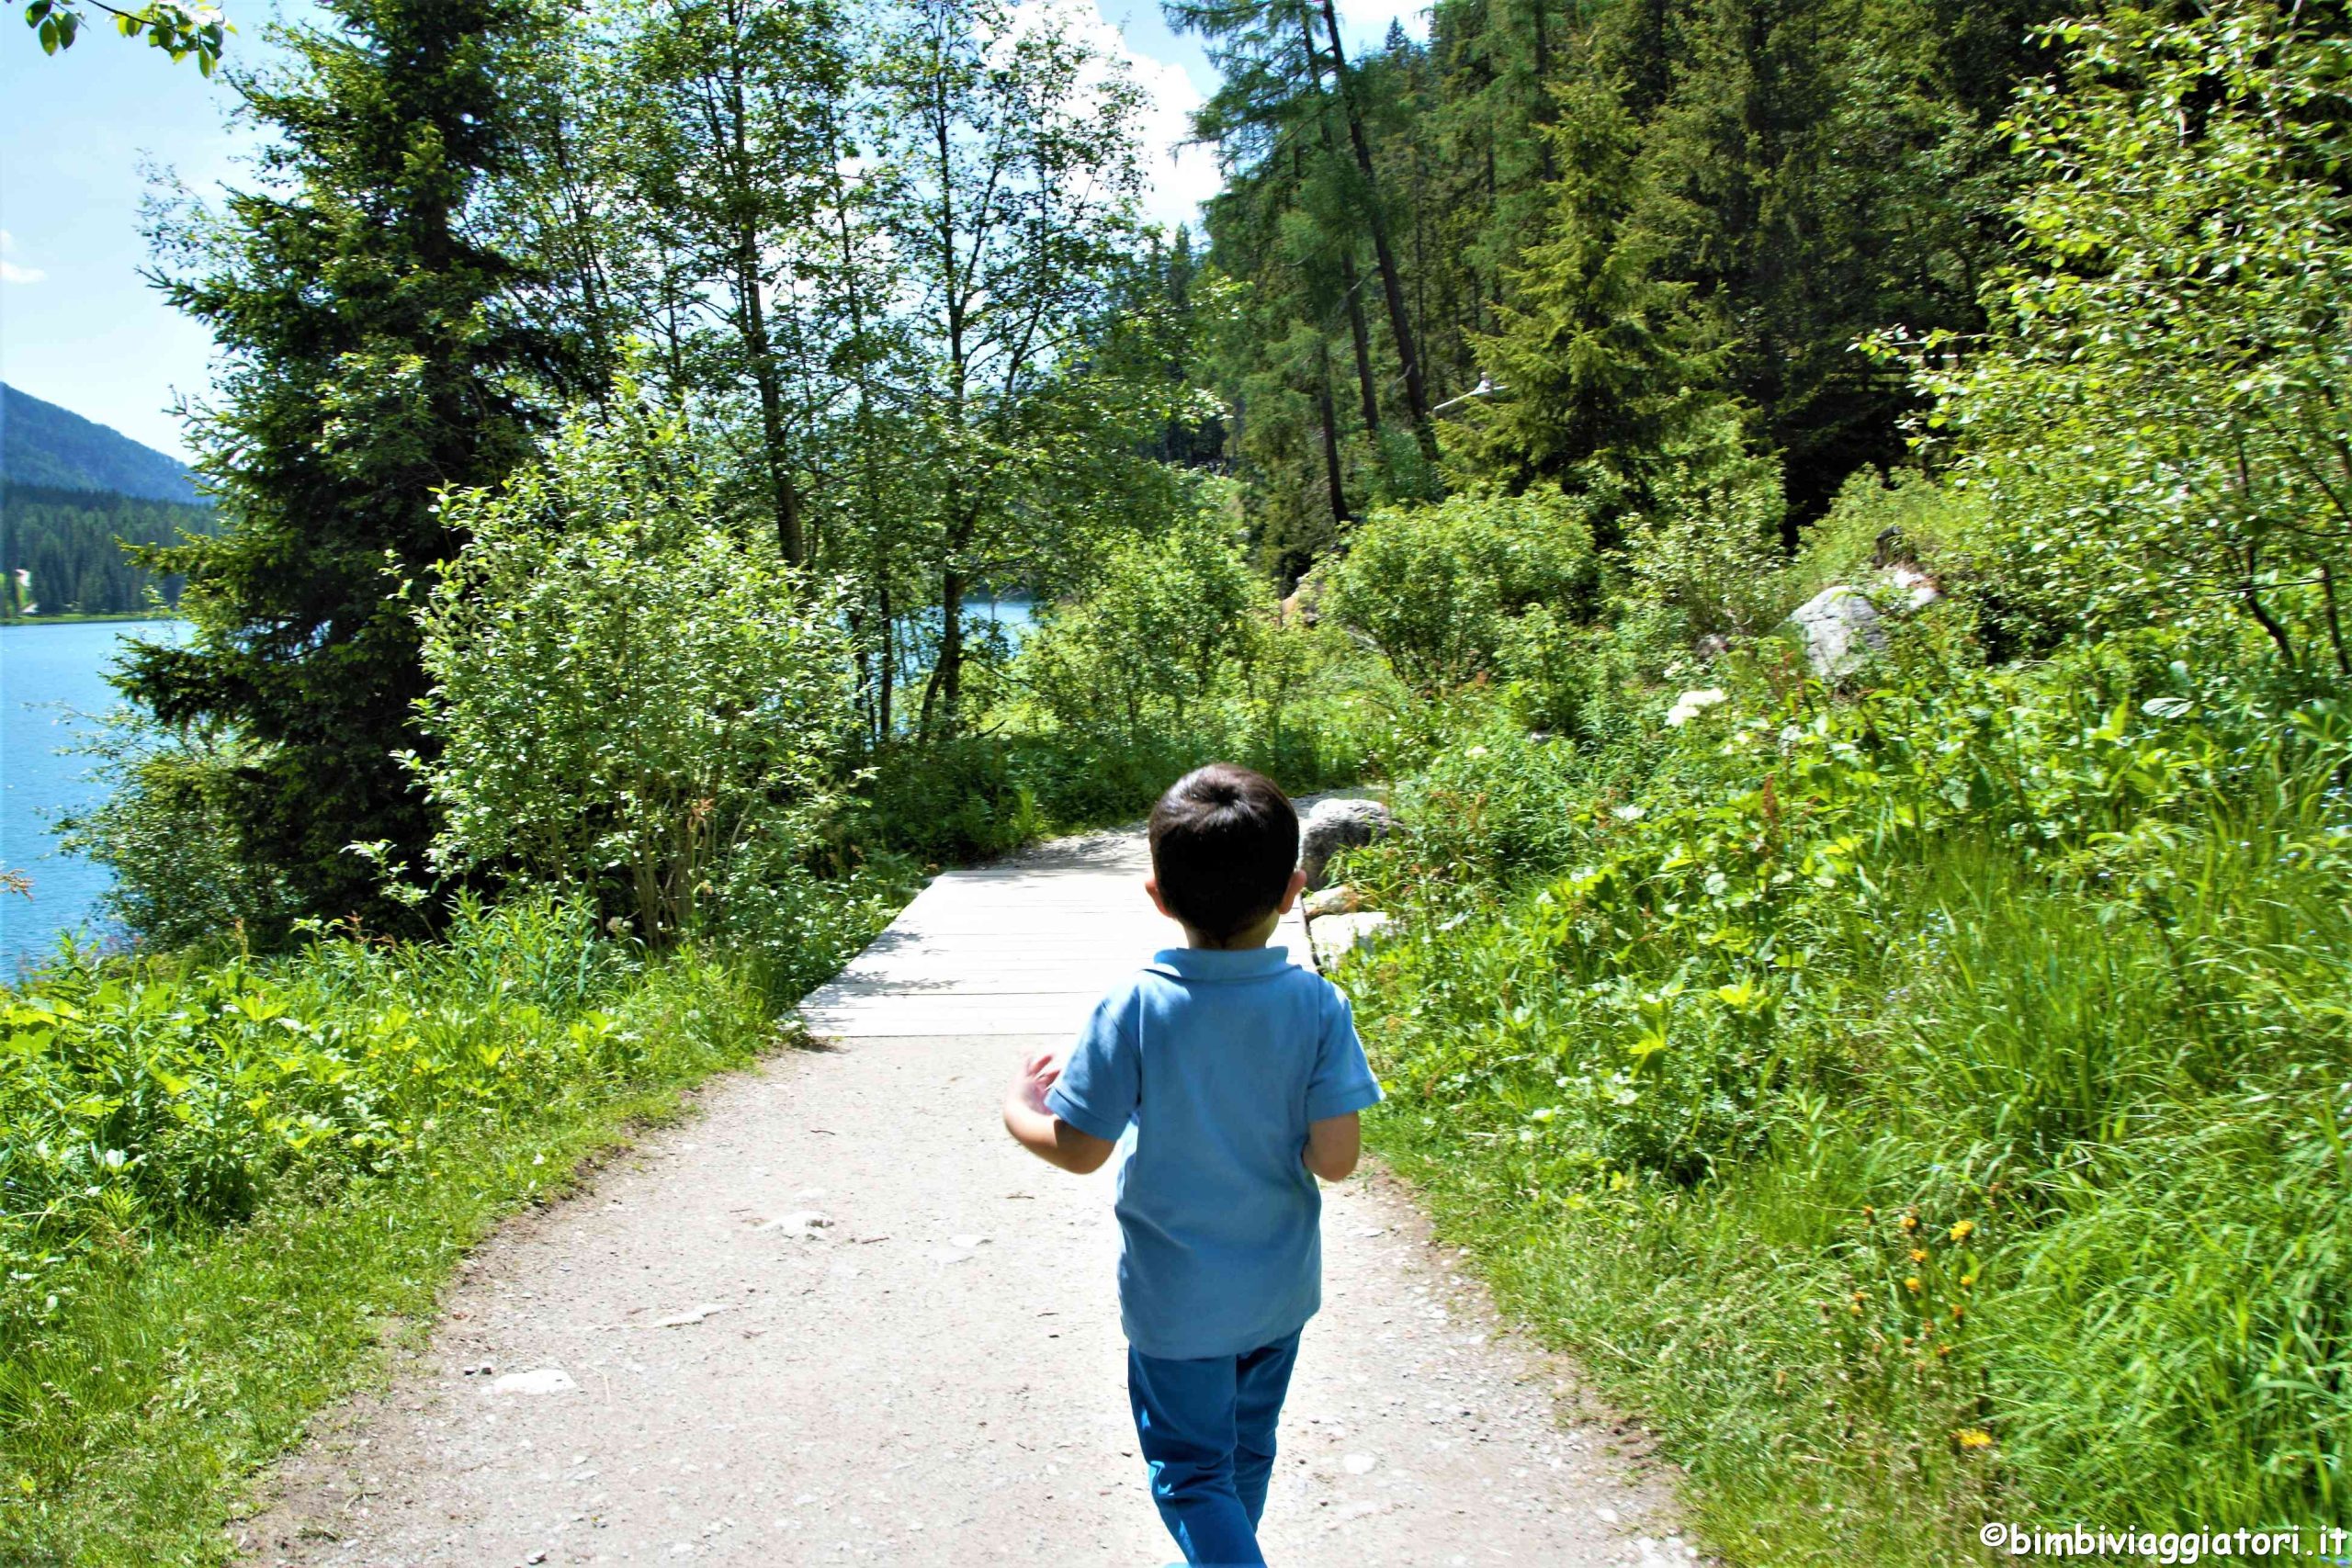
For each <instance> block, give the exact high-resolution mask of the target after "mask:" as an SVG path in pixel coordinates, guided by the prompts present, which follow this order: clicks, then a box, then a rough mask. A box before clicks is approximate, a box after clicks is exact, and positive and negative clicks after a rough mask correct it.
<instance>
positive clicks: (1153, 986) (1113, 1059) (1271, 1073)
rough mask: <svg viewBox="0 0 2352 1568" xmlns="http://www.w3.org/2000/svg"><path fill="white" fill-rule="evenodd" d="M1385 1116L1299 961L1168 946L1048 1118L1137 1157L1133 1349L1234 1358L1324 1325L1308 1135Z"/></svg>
mask: <svg viewBox="0 0 2352 1568" xmlns="http://www.w3.org/2000/svg"><path fill="white" fill-rule="evenodd" d="M1379 1100H1380V1085H1379V1084H1378V1083H1377V1082H1376V1081H1374V1078H1373V1076H1372V1067H1371V1065H1370V1064H1369V1063H1367V1062H1366V1061H1365V1060H1364V1055H1363V1045H1362V1044H1361V1043H1358V1041H1357V1039H1356V1030H1355V1021H1354V1020H1353V1018H1352V1016H1351V1014H1350V1012H1349V1010H1348V1000H1347V998H1345V997H1343V996H1341V995H1340V992H1339V990H1338V988H1337V987H1334V986H1333V985H1332V984H1331V983H1330V982H1329V980H1326V979H1324V978H1323V977H1322V976H1320V975H1314V974H1309V973H1308V972H1307V971H1306V970H1304V969H1301V968H1300V967H1298V966H1297V965H1296V964H1293V963H1292V962H1291V961H1290V954H1289V952H1288V951H1287V950H1286V949H1283V948H1279V947H1250V948H1238V949H1219V948H1198V947H1179V948H1170V949H1168V950H1167V951H1165V952H1162V953H1154V954H1153V955H1152V960H1151V963H1150V964H1148V965H1146V966H1145V967H1144V968H1143V969H1142V970H1140V971H1139V972H1138V973H1137V974H1136V976H1135V977H1134V978H1132V979H1131V980H1129V981H1127V982H1126V983H1125V985H1123V986H1121V987H1118V988H1117V989H1116V990H1114V991H1113V992H1112V993H1111V994H1110V995H1109V996H1107V997H1105V998H1103V1000H1102V1001H1101V1003H1099V1004H1098V1005H1097V1006H1096V1007H1095V1009H1094V1016H1093V1018H1092V1019H1091V1020H1090V1021H1088V1023H1087V1025H1086V1031H1085V1032H1084V1033H1083V1034H1082V1035H1081V1036H1080V1039H1079V1042H1078V1044H1077V1047H1076V1048H1075V1049H1074V1050H1072V1051H1071V1052H1070V1054H1069V1061H1068V1062H1067V1063H1065V1064H1064V1066H1063V1067H1062V1071H1061V1077H1060V1078H1059V1080H1058V1081H1057V1082H1056V1083H1055V1085H1054V1087H1053V1089H1051V1090H1049V1091H1048V1092H1047V1094H1046V1108H1047V1109H1048V1110H1050V1111H1053V1113H1054V1114H1055V1115H1057V1116H1058V1117H1060V1118H1061V1119H1062V1120H1063V1121H1065V1122H1069V1124H1070V1125H1071V1126H1073V1127H1076V1128H1077V1129H1078V1130H1079V1131H1080V1132H1082V1133H1091V1134H1093V1135H1094V1136H1095V1137H1098V1138H1103V1139H1111V1140H1124V1141H1125V1145H1126V1152H1125V1158H1124V1159H1123V1160H1122V1161H1121V1163H1120V1166H1119V1201H1118V1214H1119V1232H1120V1235H1121V1238H1122V1241H1123V1243H1124V1245H1123V1246H1122V1247H1121V1248H1120V1252H1119V1317H1120V1321H1121V1323H1122V1324H1123V1325H1125V1328H1126V1332H1127V1342H1128V1343H1129V1344H1131V1345H1133V1346H1134V1347H1135V1348H1136V1349H1137V1350H1139V1351H1141V1352H1142V1353H1143V1354H1144V1355H1147V1356H1156V1357H1160V1358H1163V1359H1173V1360H1188V1359H1195V1358H1200V1357H1207V1356H1238V1355H1241V1354H1243V1353H1245V1352H1247V1351H1250V1350H1255V1349H1257V1348H1260V1347H1261V1346H1264V1345H1270V1344H1272V1343H1273V1342H1274V1341H1275V1340H1277V1339H1280V1338H1282V1337H1284V1336H1285V1335H1288V1334H1291V1333H1293V1332H1295V1331H1296V1330H1297V1329H1298V1328H1299V1327H1300V1326H1301V1325H1304V1324H1305V1323H1306V1320H1307V1319H1308V1318H1310V1317H1312V1316H1314V1315H1315V1311H1316V1309H1317V1307H1318V1306H1320V1305H1321V1304H1322V1300H1323V1239H1322V1231H1321V1224H1320V1220H1321V1215H1322V1212H1323V1198H1322V1194H1321V1193H1320V1192H1318V1191H1317V1190H1316V1184H1315V1177H1314V1175H1313V1173H1312V1172H1310V1171H1309V1170H1308V1169H1307V1168H1306V1165H1305V1164H1304V1163H1303V1161H1302V1160H1301V1158H1300V1156H1301V1155H1302V1153H1303V1152H1304V1151H1305V1150H1306V1126H1307V1123H1308V1122H1319V1121H1321V1120H1323V1119H1324V1118H1325V1117H1329V1116H1344V1115H1346V1114H1347V1113H1348V1112H1350V1111H1362V1110H1363V1109H1364V1108H1365V1107H1366V1106H1368V1105H1373V1104H1376V1103H1377V1102H1378V1101H1379ZM1129 1134H1132V1136H1130V1135H1129Z"/></svg>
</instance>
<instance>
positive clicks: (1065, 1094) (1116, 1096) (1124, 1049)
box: [1046, 991, 1143, 1143]
mask: <svg viewBox="0 0 2352 1568" xmlns="http://www.w3.org/2000/svg"><path fill="white" fill-rule="evenodd" d="M1140 1052H1141V1044H1140V1042H1139V1040H1138V1038H1137V1031H1136V997H1135V993H1134V992H1133V991H1125V992H1120V993H1117V994H1115V995H1113V996H1108V997H1105V998H1103V999H1102V1000H1101V1001H1100V1002H1097V1003H1096V1004H1095V1007H1094V1016H1093V1017H1091V1018H1090V1019H1088V1020H1087V1021H1086V1028H1085V1030H1084V1032H1081V1033H1080V1035H1079V1037H1078V1043H1077V1045H1075V1046H1074V1047H1072V1048H1071V1051H1070V1054H1069V1060H1068V1061H1066V1062H1064V1063H1063V1064H1062V1071H1061V1077H1058V1078H1057V1079H1055V1080H1054V1087H1053V1088H1052V1089H1048V1090H1046V1110H1048V1111H1052V1112H1053V1113H1054V1114H1055V1115H1057V1116H1058V1117H1060V1118H1061V1119H1062V1120H1063V1121H1065V1122H1069V1124H1070V1125H1071V1126H1073V1127H1075V1128H1077V1129H1078V1130H1079V1131H1080V1132H1081V1133H1084V1134H1088V1135H1089V1136H1091V1137H1096V1138H1101V1139H1102V1140H1103V1142H1105V1143H1116V1142H1117V1141H1118V1140H1119V1137H1120V1135H1121V1134H1124V1133H1125V1132H1126V1130H1127V1123H1128V1122H1131V1121H1133V1120H1134V1119H1135V1113H1136V1105H1137V1104H1138V1103H1139V1102H1140V1100H1141V1098H1142V1089H1143V1073H1142V1066H1141V1063H1140V1060H1139V1056H1140Z"/></svg>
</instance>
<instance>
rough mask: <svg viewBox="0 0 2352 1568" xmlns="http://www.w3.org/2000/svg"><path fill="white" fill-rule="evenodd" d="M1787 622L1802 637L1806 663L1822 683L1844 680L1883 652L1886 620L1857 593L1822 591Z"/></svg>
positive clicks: (1832, 590) (1862, 595)
mask: <svg viewBox="0 0 2352 1568" xmlns="http://www.w3.org/2000/svg"><path fill="white" fill-rule="evenodd" d="M1789 619H1790V620H1791V621H1792V622H1794V623H1795V624H1796V627H1797V629H1798V630H1799V631H1800V632H1802V633H1803V634H1804V657H1805V661H1806V662H1807V663H1808V664H1810V665H1812V666H1813V672H1814V673H1815V675H1817V676H1819V677H1820V678H1821V679H1823V680H1825V681H1838V680H1843V679H1844V678H1845V677H1846V676H1848V675H1850V674H1852V673H1853V672H1854V671H1857V670H1859V669H1860V668H1861V667H1862V666H1863V665H1865V664H1867V663H1869V662H1870V660H1871V656H1872V655H1874V654H1880V653H1883V652H1885V651H1886V627H1885V626H1884V625H1883V622H1884V619H1885V617H1883V615H1880V614H1879V609H1878V606H1877V605H1875V604H1871V601H1870V597H1869V595H1867V594H1865V593H1863V592H1861V591H1860V590H1859V589H1854V588H1847V587H1843V586H1840V587H1837V588H1825V589H1823V590H1822V591H1821V592H1818V593H1816V594H1815V595H1814V596H1813V597H1812V598H1810V599H1808V600H1806V601H1805V602H1804V604H1801V605H1799V606H1798V607H1797V611H1796V614H1794V615H1791V616H1790V617H1789Z"/></svg>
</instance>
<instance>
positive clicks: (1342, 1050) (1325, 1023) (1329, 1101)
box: [1306, 981, 1380, 1122]
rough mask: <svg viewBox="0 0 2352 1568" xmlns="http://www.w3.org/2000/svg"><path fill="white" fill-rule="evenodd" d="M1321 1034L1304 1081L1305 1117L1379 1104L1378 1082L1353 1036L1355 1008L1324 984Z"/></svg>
mask: <svg viewBox="0 0 2352 1568" xmlns="http://www.w3.org/2000/svg"><path fill="white" fill-rule="evenodd" d="M1323 992H1324V998H1323V1010H1322V1034H1321V1038H1320V1039H1318V1040H1317V1042H1316V1045H1315V1076H1314V1077H1311V1078H1309V1079H1308V1080H1307V1083H1306V1119H1307V1120H1308V1121H1309V1122H1321V1121H1323V1120H1325V1119H1327V1118H1329V1117H1332V1116H1345V1115H1347V1114H1348V1113H1349V1112H1350V1111H1362V1110H1364V1109H1366V1108H1367V1107H1369V1106H1374V1105H1377V1104H1379V1103H1380V1082H1379V1080H1378V1079H1376V1078H1374V1077H1373V1076H1372V1064H1371V1063H1370V1062H1368V1061H1366V1060H1364V1055H1363V1042H1362V1041H1360V1040H1358V1039H1357V1038H1356V1021H1355V1013H1354V1011H1353V1010H1351V1008H1350V1007H1349V1006H1348V998H1345V997H1343V996H1341V995H1340V989H1339V987H1336V986H1333V985H1331V984H1330V983H1329V982H1328V981H1326V982H1325V983H1324V987H1323Z"/></svg>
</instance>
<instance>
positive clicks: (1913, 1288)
mask: <svg viewBox="0 0 2352 1568" xmlns="http://www.w3.org/2000/svg"><path fill="white" fill-rule="evenodd" d="M1903 1288H1904V1289H1905V1290H1906V1291H1909V1292H1913V1293H1914V1294H1916V1293H1917V1292H1918V1289H1919V1276H1918V1275H1917V1274H1914V1275H1912V1276H1911V1277H1910V1278H1909V1279H1908V1280H1904V1281H1903Z"/></svg>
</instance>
